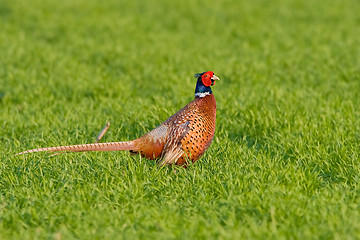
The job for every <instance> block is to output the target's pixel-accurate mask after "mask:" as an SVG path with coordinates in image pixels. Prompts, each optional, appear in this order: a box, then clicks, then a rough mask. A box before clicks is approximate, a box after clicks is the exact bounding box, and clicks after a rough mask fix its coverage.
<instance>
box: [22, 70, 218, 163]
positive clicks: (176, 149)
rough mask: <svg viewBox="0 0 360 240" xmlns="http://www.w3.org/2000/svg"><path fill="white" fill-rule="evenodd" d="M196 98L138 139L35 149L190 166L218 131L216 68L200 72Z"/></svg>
mask: <svg viewBox="0 0 360 240" xmlns="http://www.w3.org/2000/svg"><path fill="white" fill-rule="evenodd" d="M195 77H196V78H197V83H196V88H195V99H194V100H193V101H191V102H190V103H189V104H187V105H186V106H185V107H183V108H182V109H181V110H180V111H178V112H177V113H175V114H174V115H172V116H171V117H170V118H168V119H167V120H166V121H165V122H163V123H162V124H161V125H159V126H158V127H156V128H155V129H153V130H151V131H150V132H148V133H146V134H145V135H143V136H141V137H140V138H138V139H135V140H132V141H125V142H106V143H92V144H82V145H69V146H58V147H46V148H37V149H32V150H27V151H24V152H20V153H18V154H16V155H20V154H25V153H32V152H42V151H47V152H83V151H121V150H128V151H130V152H131V153H135V154H136V153H138V154H141V155H142V156H143V157H145V158H148V159H150V160H156V161H157V162H158V163H159V164H160V165H161V166H163V165H172V164H176V165H179V166H184V167H186V166H187V165H188V163H189V161H192V162H195V161H197V160H198V159H199V158H200V157H201V156H202V155H203V154H204V153H205V151H206V150H207V149H208V148H209V146H210V144H211V142H212V140H213V137H214V134H215V120H216V101H215V97H214V95H213V93H212V91H211V86H213V85H215V81H216V80H220V79H219V78H218V77H217V76H215V75H214V73H213V72H212V71H208V72H203V73H197V74H195Z"/></svg>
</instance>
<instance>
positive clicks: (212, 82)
mask: <svg viewBox="0 0 360 240" xmlns="http://www.w3.org/2000/svg"><path fill="white" fill-rule="evenodd" d="M216 80H217V81H220V78H218V77H217V76H215V75H213V76H212V77H211V86H213V85H215V81H216Z"/></svg>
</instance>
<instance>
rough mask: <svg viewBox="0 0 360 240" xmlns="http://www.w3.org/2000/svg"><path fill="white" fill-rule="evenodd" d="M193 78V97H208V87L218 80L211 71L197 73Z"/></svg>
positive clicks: (209, 92)
mask: <svg viewBox="0 0 360 240" xmlns="http://www.w3.org/2000/svg"><path fill="white" fill-rule="evenodd" d="M195 77H196V78H197V83H196V88H195V97H205V96H207V95H210V94H211V93H212V91H211V87H210V86H213V85H215V81H216V80H220V78H218V77H217V76H215V74H214V72H212V71H209V72H203V73H197V74H195Z"/></svg>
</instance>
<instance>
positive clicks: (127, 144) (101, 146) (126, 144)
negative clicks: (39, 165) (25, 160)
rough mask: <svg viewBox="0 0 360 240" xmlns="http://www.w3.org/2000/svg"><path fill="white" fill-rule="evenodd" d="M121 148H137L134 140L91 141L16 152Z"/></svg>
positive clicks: (117, 149) (115, 149)
mask: <svg viewBox="0 0 360 240" xmlns="http://www.w3.org/2000/svg"><path fill="white" fill-rule="evenodd" d="M121 150H137V147H136V145H135V143H134V141H129V142H107V143H91V144H81V145H69V146H58V147H46V148H36V149H31V150H26V151H24V152H20V153H17V154H15V156H16V155H21V154H25V153H33V152H44V151H45V152H86V151H121Z"/></svg>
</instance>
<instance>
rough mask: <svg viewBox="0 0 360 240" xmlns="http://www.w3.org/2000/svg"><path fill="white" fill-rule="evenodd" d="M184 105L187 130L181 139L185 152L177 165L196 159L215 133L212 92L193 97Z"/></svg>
mask: <svg viewBox="0 0 360 240" xmlns="http://www.w3.org/2000/svg"><path fill="white" fill-rule="evenodd" d="M186 107H187V110H186V111H185V112H186V115H187V120H188V121H189V131H188V132H187V133H186V134H185V136H184V137H183V138H182V139H181V147H182V149H183V151H184V152H185V154H184V155H183V156H181V157H180V158H179V159H178V161H177V162H176V164H177V165H184V164H186V162H187V161H188V160H191V161H192V162H195V161H196V160H198V159H199V158H200V157H201V156H202V155H203V154H204V153H205V151H206V150H207V149H208V148H209V146H210V144H211V141H212V140H213V138H214V134H215V120H216V101H215V97H214V95H213V94H210V95H208V96H205V97H203V98H195V99H194V101H192V102H191V103H189V104H188V105H187V106H186Z"/></svg>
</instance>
